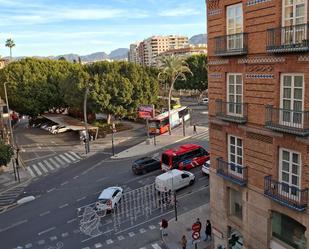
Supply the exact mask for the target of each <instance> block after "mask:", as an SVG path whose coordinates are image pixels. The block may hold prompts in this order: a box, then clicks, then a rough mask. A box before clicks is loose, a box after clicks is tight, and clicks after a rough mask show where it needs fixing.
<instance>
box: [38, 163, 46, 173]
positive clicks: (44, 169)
mask: <svg viewBox="0 0 309 249" xmlns="http://www.w3.org/2000/svg"><path fill="white" fill-rule="evenodd" d="M38 165H39V166H40V167H41V168H42V169H43V171H44V172H45V173H48V170H47V169H46V168H45V166H44V165H43V163H41V162H38Z"/></svg>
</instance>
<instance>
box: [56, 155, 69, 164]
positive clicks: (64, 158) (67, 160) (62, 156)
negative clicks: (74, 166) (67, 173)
mask: <svg viewBox="0 0 309 249" xmlns="http://www.w3.org/2000/svg"><path fill="white" fill-rule="evenodd" d="M59 156H60V157H61V158H62V159H63V160H64V161H66V162H67V163H71V161H70V160H69V159H67V158H66V157H65V156H64V155H59Z"/></svg>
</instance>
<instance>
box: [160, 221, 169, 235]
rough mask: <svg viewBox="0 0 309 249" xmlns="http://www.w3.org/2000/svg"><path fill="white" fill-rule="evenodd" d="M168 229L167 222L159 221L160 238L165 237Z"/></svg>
mask: <svg viewBox="0 0 309 249" xmlns="http://www.w3.org/2000/svg"><path fill="white" fill-rule="evenodd" d="M167 227H168V221H167V220H166V219H162V220H161V231H162V234H161V235H162V238H163V236H167V232H166V229H167Z"/></svg>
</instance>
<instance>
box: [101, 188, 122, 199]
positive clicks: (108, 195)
mask: <svg viewBox="0 0 309 249" xmlns="http://www.w3.org/2000/svg"><path fill="white" fill-rule="evenodd" d="M117 189H120V188H119V187H109V188H106V189H104V190H103V191H102V192H101V194H100V196H99V198H98V199H110V198H112V196H113V193H114V192H115V190H117Z"/></svg>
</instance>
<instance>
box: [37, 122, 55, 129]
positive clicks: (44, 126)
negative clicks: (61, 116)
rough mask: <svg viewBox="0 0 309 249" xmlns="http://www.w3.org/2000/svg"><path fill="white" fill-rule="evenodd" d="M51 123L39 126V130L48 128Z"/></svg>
mask: <svg viewBox="0 0 309 249" xmlns="http://www.w3.org/2000/svg"><path fill="white" fill-rule="evenodd" d="M51 124H52V123H51V122H44V123H42V124H41V125H40V128H41V129H43V130H45V129H47V127H49V126H50V125H51Z"/></svg>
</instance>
